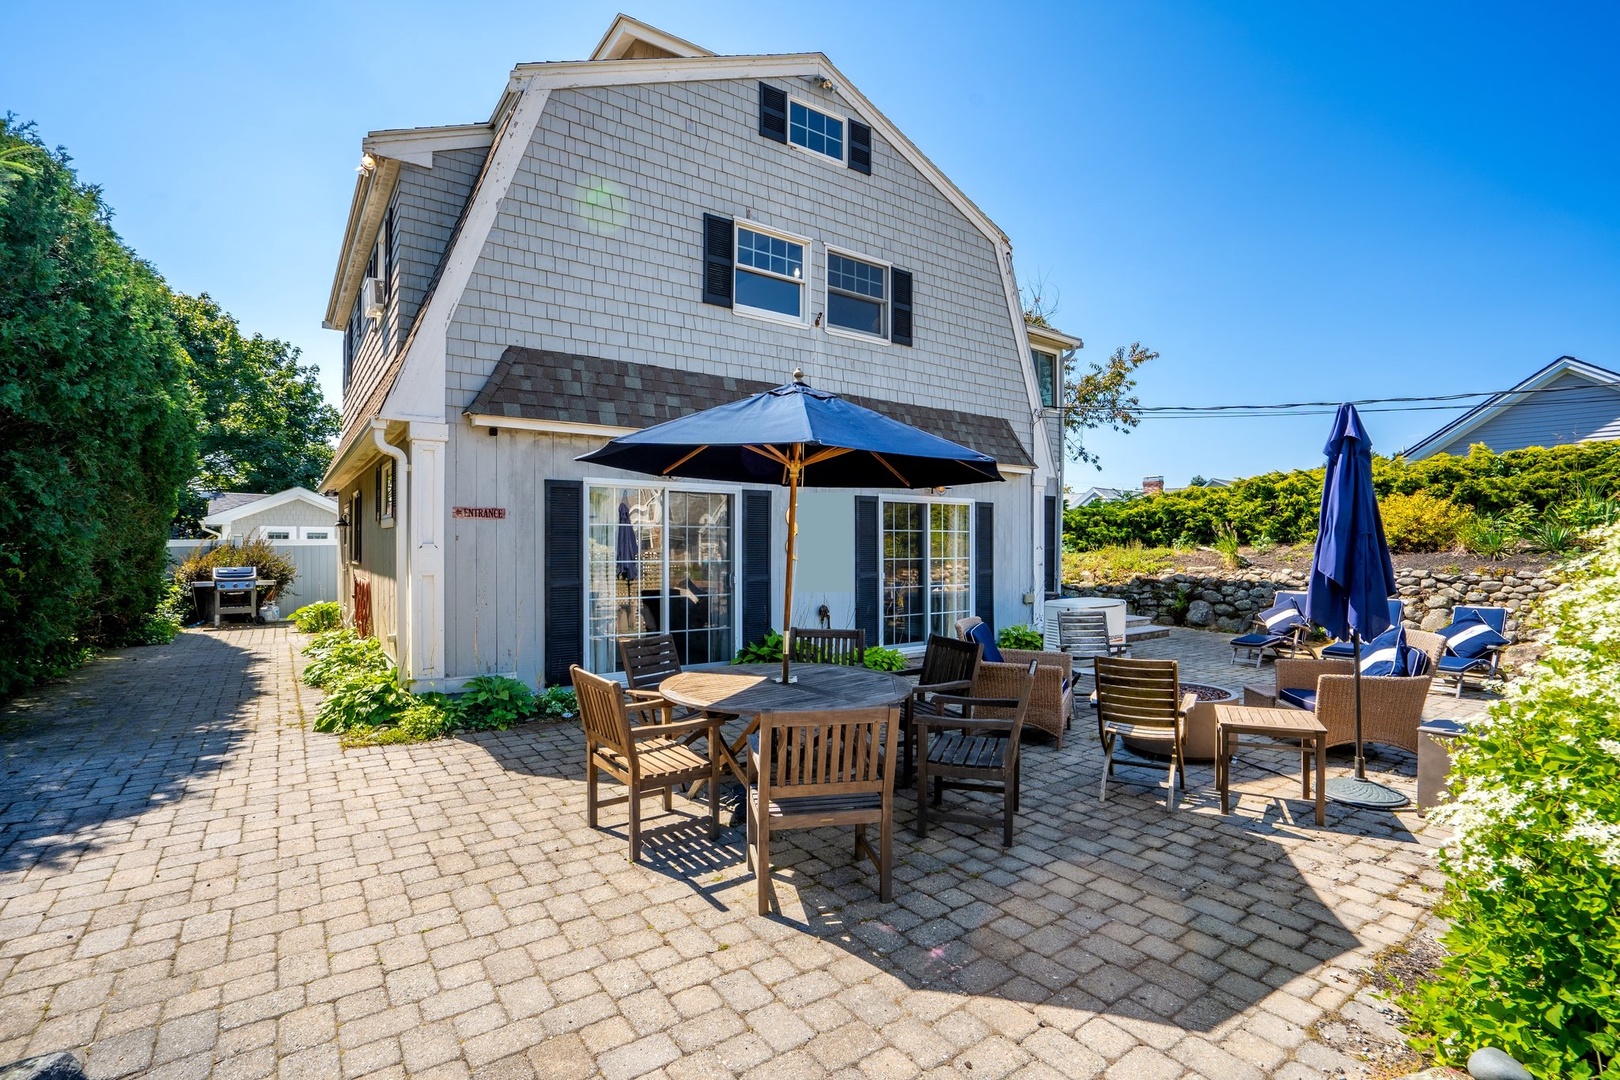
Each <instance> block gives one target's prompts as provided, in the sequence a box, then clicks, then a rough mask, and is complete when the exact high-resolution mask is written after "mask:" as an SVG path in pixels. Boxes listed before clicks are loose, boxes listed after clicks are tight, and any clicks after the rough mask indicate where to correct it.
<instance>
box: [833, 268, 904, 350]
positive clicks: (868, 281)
mask: <svg viewBox="0 0 1620 1080" xmlns="http://www.w3.org/2000/svg"><path fill="white" fill-rule="evenodd" d="M888 279H889V272H888V268H887V267H885V266H880V265H878V264H877V263H870V262H865V261H863V260H861V259H856V258H853V257H851V256H849V255H843V254H840V253H839V252H836V251H833V250H832V249H830V248H829V249H828V251H827V325H828V326H829V327H838V328H840V329H843V330H853V331H855V332H856V333H859V334H870V335H872V336H873V337H880V338H882V337H888V335H889V318H888V315H889V310H888V308H889V288H888Z"/></svg>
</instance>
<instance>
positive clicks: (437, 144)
mask: <svg viewBox="0 0 1620 1080" xmlns="http://www.w3.org/2000/svg"><path fill="white" fill-rule="evenodd" d="M494 141H495V129H494V128H492V127H490V126H489V124H487V123H485V124H452V125H449V126H446V127H427V128H392V129H389V130H385V131H373V132H372V133H371V134H369V135H367V136H366V137H365V139H363V140H362V141H361V143H360V146H361V148H362V149H364V150H365V152H366V153H368V154H370V155H371V156H372V157H376V158H392V159H393V160H395V161H403V162H404V163H405V164H407V165H420V166H421V167H422V168H424V169H431V168H433V155H434V153H435V152H436V151H445V150H488V149H489V144H490V143H492V142H494Z"/></svg>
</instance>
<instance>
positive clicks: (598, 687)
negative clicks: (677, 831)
mask: <svg viewBox="0 0 1620 1080" xmlns="http://www.w3.org/2000/svg"><path fill="white" fill-rule="evenodd" d="M568 671H569V675H570V676H571V677H572V679H573V683H574V693H575V695H577V697H578V698H579V720H580V723H581V724H582V725H583V726H584V728H585V821H586V823H587V824H588V825H590V827H591V828H593V829H594V828H596V827H597V811H598V810H599V809H600V808H601V807H604V806H617V805H618V804H620V803H628V804H629V807H630V825H629V833H630V861H631V862H639V861H640V860H641V800H642V799H643V798H645V797H646V796H647V795H649V794H652V793H654V792H662V793H663V796H664V809H665V810H671V809H673V806H672V805H671V800H670V794H671V792H673V791H674V789H675V787H676V785H678V784H693V783H696V782H698V781H700V780H701V781H704V782H706V783H707V784H708V785H709V836H710V838H711V839H712V838H716V837H718V836H719V835H720V796H719V792H720V788H719V785H718V783H717V781H718V780H719V778H720V719H719V718H718V717H715V716H699V717H696V718H695V719H691V720H684V721H681V722H679V723H677V722H676V721H675V719H674V716H673V708H672V706H671V705H670V703H669V702H667V701H665V700H664V699H663V698H642V699H639V700H635V701H629V700H626V697H625V691H624V687H622V686H620V685H619V684H618V682H616V681H615V680H613V679H604V678H603V677H602V676H600V675H592V674H591V673H590V672H588V671H586V670H585V669H584V668H582V667H580V666H579V665H577V664H576V665H574V666H573V667H570V668H569V669H568ZM631 713H638V714H641V715H643V716H646V715H649V714H650V715H652V716H653V717H654V720H655V722H653V723H647V724H638V725H636V726H634V727H632V726H631V724H630V714H631ZM693 732H697V733H701V734H703V735H705V736H707V741H708V756H707V757H705V756H703V755H700V754H698V753H697V752H696V751H694V750H693V749H692V748H691V747H689V746H687V745H685V744H684V743H682V742H681V741H680V740H681V739H682V738H684V737H685V736H686V735H688V734H689V733H693ZM600 772H606V773H607V774H608V775H609V776H611V777H613V778H614V779H615V780H617V781H619V782H620V783H621V784H623V785H624V786H625V787H626V788H627V789H628V790H627V791H626V793H625V794H624V795H621V796H618V797H616V798H612V799H602V798H600V797H599V796H598V795H597V790H596V786H597V780H598V777H597V774H598V773H600Z"/></svg>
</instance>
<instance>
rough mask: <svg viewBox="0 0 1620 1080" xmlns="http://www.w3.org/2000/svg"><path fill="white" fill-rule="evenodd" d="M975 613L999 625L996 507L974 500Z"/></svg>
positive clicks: (990, 622)
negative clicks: (997, 615)
mask: <svg viewBox="0 0 1620 1080" xmlns="http://www.w3.org/2000/svg"><path fill="white" fill-rule="evenodd" d="M973 509H974V512H975V514H976V516H977V519H978V520H977V521H975V522H974V537H973V614H975V615H977V616H978V617H979V618H981V619H983V620H984V621H985V622H987V623H989V624H990V626H991V627H994V626H995V625H996V507H995V504H994V503H987V502H982V503H974V504H973Z"/></svg>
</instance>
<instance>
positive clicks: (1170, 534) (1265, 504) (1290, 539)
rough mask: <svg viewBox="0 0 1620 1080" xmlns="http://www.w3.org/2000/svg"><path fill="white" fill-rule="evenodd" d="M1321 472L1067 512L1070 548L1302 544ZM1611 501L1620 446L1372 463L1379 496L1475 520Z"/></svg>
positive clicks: (1475, 452) (1479, 449)
mask: <svg viewBox="0 0 1620 1080" xmlns="http://www.w3.org/2000/svg"><path fill="white" fill-rule="evenodd" d="M1322 475H1323V470H1322V469H1319V468H1318V469H1300V470H1296V471H1294V472H1271V473H1266V474H1264V475H1262V476H1255V477H1250V478H1249V479H1246V480H1239V481H1237V482H1235V483H1233V484H1232V485H1230V486H1228V487H1195V488H1184V489H1182V490H1180V491H1169V492H1165V493H1163V494H1161V495H1150V496H1137V497H1134V498H1129V499H1122V500H1117V501H1112V502H1096V503H1092V504H1091V505H1090V506H1077V507H1073V508H1072V509H1070V510H1068V511H1067V512H1065V514H1064V519H1063V524H1064V546H1065V547H1066V548H1068V549H1069V550H1071V551H1091V550H1094V549H1096V548H1100V547H1106V546H1108V545H1110V544H1128V543H1130V542H1132V541H1138V542H1140V543H1142V544H1145V545H1148V546H1150V547H1167V546H1170V545H1173V544H1176V543H1193V544H1211V543H1214V541H1215V539H1216V536H1217V533H1218V530H1219V529H1220V527H1221V526H1222V525H1227V524H1230V525H1231V526H1232V527H1233V528H1234V529H1236V530H1237V534H1238V538H1239V539H1240V540H1241V541H1242V542H1244V543H1253V542H1254V541H1256V540H1263V539H1264V540H1271V541H1274V542H1276V543H1280V544H1293V543H1301V542H1305V541H1309V540H1311V539H1312V538H1313V537H1314V536H1315V534H1316V518H1317V511H1318V509H1319V507H1320V504H1321V498H1322ZM1583 484H1584V485H1586V486H1588V487H1590V488H1594V489H1597V490H1600V491H1602V492H1605V493H1609V494H1612V493H1614V491H1615V489H1616V487H1617V486H1620V442H1588V443H1576V444H1574V445H1572V446H1554V447H1548V448H1543V447H1531V448H1529V449H1525V450H1509V451H1507V452H1506V453H1503V454H1494V453H1492V452H1491V451H1489V450H1487V449H1486V448H1485V447H1483V446H1474V447H1473V448H1471V449H1470V450H1469V451H1468V453H1467V455H1466V456H1463V457H1454V456H1452V455H1450V454H1437V455H1435V456H1434V457H1430V458H1424V459H1423V460H1422V461H1412V462H1409V461H1406V460H1405V459H1402V458H1393V459H1392V458H1385V457H1374V459H1373V486H1374V488H1375V489H1376V490H1377V492H1378V495H1379V497H1380V498H1384V497H1387V496H1389V495H1396V494H1399V495H1410V494H1415V493H1418V492H1422V493H1424V494H1427V495H1432V496H1435V497H1436V498H1441V499H1447V500H1450V501H1451V502H1452V503H1454V504H1456V505H1457V506H1460V507H1463V508H1465V509H1467V510H1472V511H1474V512H1475V513H1478V514H1483V515H1489V516H1496V515H1501V514H1508V513H1512V512H1518V513H1519V514H1521V515H1523V514H1525V513H1530V514H1535V513H1539V512H1541V511H1544V510H1548V509H1550V508H1553V507H1556V506H1560V505H1562V504H1564V503H1566V502H1568V501H1569V500H1571V499H1573V498H1575V497H1576V496H1577V494H1578V493H1579V492H1580V490H1581V488H1582V485H1583Z"/></svg>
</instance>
